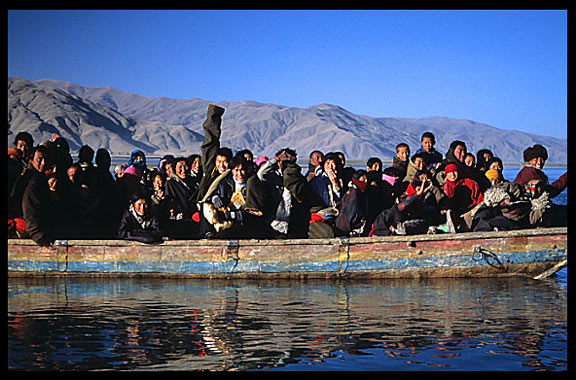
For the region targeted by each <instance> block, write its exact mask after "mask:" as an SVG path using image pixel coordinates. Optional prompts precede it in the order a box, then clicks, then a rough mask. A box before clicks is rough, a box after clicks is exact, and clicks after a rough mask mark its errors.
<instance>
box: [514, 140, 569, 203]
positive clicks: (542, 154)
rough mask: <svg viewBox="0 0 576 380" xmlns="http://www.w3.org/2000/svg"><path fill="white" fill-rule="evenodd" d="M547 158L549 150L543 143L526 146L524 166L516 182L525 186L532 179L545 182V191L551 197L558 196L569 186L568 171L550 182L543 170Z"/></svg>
mask: <svg viewBox="0 0 576 380" xmlns="http://www.w3.org/2000/svg"><path fill="white" fill-rule="evenodd" d="M547 159H548V151H547V150H546V148H545V147H543V146H542V145H540V144H536V145H534V146H532V147H529V148H526V150H524V167H523V168H522V169H521V170H520V171H519V172H518V174H517V175H516V178H515V179H514V182H516V183H517V184H519V185H521V186H524V185H526V184H527V183H528V182H529V181H532V180H538V181H541V182H543V183H544V187H545V191H546V192H547V193H548V194H549V196H550V198H554V197H556V196H557V195H558V194H560V193H561V192H562V191H564V189H565V188H566V187H567V186H568V171H566V172H565V173H564V174H562V176H560V178H558V179H557V180H556V181H554V182H553V183H552V184H549V182H548V176H547V175H546V174H544V172H543V171H542V169H543V168H544V165H545V164H546V160H547Z"/></svg>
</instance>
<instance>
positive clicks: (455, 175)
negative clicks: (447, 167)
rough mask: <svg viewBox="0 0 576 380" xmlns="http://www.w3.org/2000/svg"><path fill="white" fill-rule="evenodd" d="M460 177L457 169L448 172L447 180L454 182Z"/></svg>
mask: <svg viewBox="0 0 576 380" xmlns="http://www.w3.org/2000/svg"><path fill="white" fill-rule="evenodd" d="M457 179H458V172H457V171H455V170H454V171H451V172H448V173H446V181H450V182H454V181H456V180H457Z"/></svg>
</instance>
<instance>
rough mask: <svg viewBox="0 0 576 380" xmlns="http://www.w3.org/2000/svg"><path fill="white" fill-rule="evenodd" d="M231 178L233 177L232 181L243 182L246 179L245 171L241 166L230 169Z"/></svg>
mask: <svg viewBox="0 0 576 380" xmlns="http://www.w3.org/2000/svg"><path fill="white" fill-rule="evenodd" d="M232 176H233V177H234V180H236V181H238V182H244V179H246V169H245V168H244V166H243V165H237V166H236V167H235V168H234V169H232Z"/></svg>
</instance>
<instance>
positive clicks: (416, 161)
mask: <svg viewBox="0 0 576 380" xmlns="http://www.w3.org/2000/svg"><path fill="white" fill-rule="evenodd" d="M414 166H416V169H418V170H422V169H424V159H423V158H422V157H416V158H415V159H414Z"/></svg>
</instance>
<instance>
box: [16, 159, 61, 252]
mask: <svg viewBox="0 0 576 380" xmlns="http://www.w3.org/2000/svg"><path fill="white" fill-rule="evenodd" d="M29 176H30V177H29V178H28V179H29V180H28V181H27V186H26V189H25V190H24V194H23V196H22V215H23V218H24V220H25V221H26V232H27V233H28V235H29V236H30V238H31V239H32V240H34V241H35V242H36V244H38V245H40V246H48V245H50V243H51V242H53V241H54V233H53V229H52V227H53V223H52V218H51V215H52V211H53V210H52V209H51V207H50V205H51V201H50V189H49V187H48V181H47V179H46V176H45V175H44V174H43V173H40V172H38V171H36V170H33V169H31V170H30V173H29Z"/></svg>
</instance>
